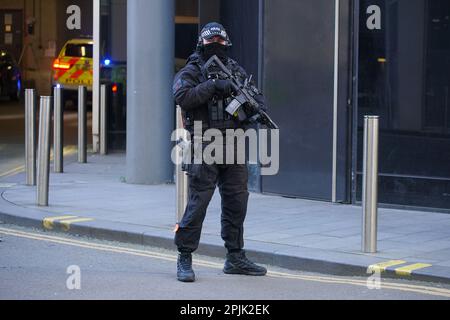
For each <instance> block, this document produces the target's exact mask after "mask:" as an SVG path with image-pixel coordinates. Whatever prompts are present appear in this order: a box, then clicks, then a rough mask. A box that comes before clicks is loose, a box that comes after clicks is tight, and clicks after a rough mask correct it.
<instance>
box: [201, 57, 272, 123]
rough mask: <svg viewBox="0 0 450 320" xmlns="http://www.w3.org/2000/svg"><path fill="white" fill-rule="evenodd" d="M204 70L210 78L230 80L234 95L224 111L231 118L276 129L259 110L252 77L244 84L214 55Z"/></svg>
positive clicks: (256, 91)
mask: <svg viewBox="0 0 450 320" xmlns="http://www.w3.org/2000/svg"><path fill="white" fill-rule="evenodd" d="M204 69H205V70H206V72H208V74H209V75H210V77H217V78H220V79H222V80H231V83H232V85H233V89H234V92H235V94H233V100H232V101H231V102H230V104H228V106H227V107H226V111H227V112H228V113H229V114H231V115H232V116H234V117H236V118H238V119H239V121H241V122H244V121H248V122H258V123H260V124H262V125H264V126H266V127H267V128H269V129H278V126H277V124H276V123H275V122H273V120H272V119H271V118H270V117H269V115H268V114H267V113H266V112H265V111H264V110H263V109H262V108H261V106H260V105H259V103H258V101H256V100H255V98H254V97H255V96H256V95H258V94H260V93H259V90H258V89H257V88H256V87H255V86H254V85H253V84H252V77H251V76H250V78H248V79H246V80H245V82H244V83H242V82H241V80H240V79H239V78H238V77H236V76H234V75H233V73H232V72H231V71H230V70H229V69H228V68H227V67H226V66H225V65H224V64H223V63H222V61H220V59H219V58H218V57H217V56H216V55H214V56H212V57H211V58H210V59H209V60H208V61H207V62H206V64H205V66H204Z"/></svg>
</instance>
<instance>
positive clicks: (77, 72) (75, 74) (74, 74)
mask: <svg viewBox="0 0 450 320" xmlns="http://www.w3.org/2000/svg"><path fill="white" fill-rule="evenodd" d="M83 73H84V70H83V69H81V70H77V71H75V72H74V73H73V74H72V75H71V76H70V78H71V79H78V78H79V77H80V76H81V75H82V74H83Z"/></svg>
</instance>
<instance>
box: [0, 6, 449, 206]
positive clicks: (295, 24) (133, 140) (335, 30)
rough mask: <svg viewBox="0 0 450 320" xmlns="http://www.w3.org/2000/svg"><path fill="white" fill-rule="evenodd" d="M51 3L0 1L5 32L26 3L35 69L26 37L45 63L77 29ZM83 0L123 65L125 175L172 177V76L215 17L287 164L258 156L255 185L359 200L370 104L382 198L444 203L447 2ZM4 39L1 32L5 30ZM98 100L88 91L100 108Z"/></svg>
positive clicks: (268, 190)
mask: <svg viewBox="0 0 450 320" xmlns="http://www.w3.org/2000/svg"><path fill="white" fill-rule="evenodd" d="M44 2H45V1H39V0H35V1H32V0H27V1H24V4H25V7H20V8H19V7H17V6H18V5H17V4H16V2H15V1H6V2H5V3H6V4H7V5H4V6H3V7H2V8H0V9H2V10H3V11H0V16H1V17H0V24H2V30H6V29H4V28H3V25H6V22H5V21H4V20H5V14H10V13H8V12H6V11H8V10H9V11H11V10H23V14H22V16H20V14H19V15H18V17H16V18H14V19H15V20H17V19H18V20H17V21H19V22H15V24H18V25H21V24H22V25H23V30H21V31H23V34H24V37H23V39H22V40H23V41H22V42H21V43H18V44H17V46H19V47H20V49H18V51H21V52H22V51H24V52H25V53H24V55H25V57H24V60H25V61H28V62H27V63H28V64H29V67H28V69H27V71H28V74H29V75H33V72H34V71H33V67H32V64H33V63H34V60H33V55H34V53H33V52H32V50H31V51H29V52H28V51H27V50H24V49H23V48H26V46H27V43H29V42H32V43H34V44H33V45H32V46H29V47H30V48H33V49H34V51H37V52H38V53H39V59H41V61H40V63H41V65H43V66H47V65H48V68H50V64H51V59H52V58H53V57H51V55H52V50H49V49H51V48H53V47H55V46H56V47H59V46H60V44H61V43H63V42H64V41H65V40H66V39H67V38H68V37H71V36H72V35H73V32H68V31H67V30H66V31H64V22H65V19H67V14H66V13H65V10H66V7H67V5H69V4H70V3H71V2H70V1H69V2H70V3H69V2H67V1H57V2H58V3H57V4H56V2H55V1H48V2H46V4H44ZM77 3H79V5H80V7H81V8H82V10H83V12H84V13H83V14H84V15H83V16H84V17H88V19H89V20H91V21H89V23H87V24H86V25H84V24H83V30H81V31H83V32H87V33H89V32H90V31H91V30H92V29H93V30H92V33H93V34H94V38H95V37H96V34H97V37H100V38H99V39H100V40H101V41H97V44H96V45H97V46H99V48H98V52H102V53H103V55H104V54H108V55H109V57H110V58H111V59H112V60H120V61H124V62H126V64H127V82H128V84H127V98H126V116H127V120H126V121H127V130H126V133H127V137H126V140H127V141H126V145H127V146H126V152H127V181H128V182H130V183H147V184H151V183H164V182H168V181H172V180H173V165H172V163H171V161H170V148H171V142H170V133H171V131H172V130H173V129H174V122H175V121H174V106H173V99H172V96H171V79H172V78H173V75H174V70H176V69H177V68H178V67H179V64H180V63H182V62H183V61H184V60H185V59H186V57H187V55H188V54H189V53H190V52H191V51H192V50H194V49H195V44H196V41H197V39H196V34H197V32H198V30H199V29H201V28H202V27H203V25H205V24H206V23H207V22H209V21H212V20H214V21H219V22H221V23H222V24H223V25H224V26H225V27H226V28H227V30H228V32H229V34H230V36H231V38H232V42H233V47H232V49H231V55H232V56H233V57H234V58H236V59H237V60H238V61H239V62H240V63H241V64H242V65H243V66H244V67H245V68H246V69H247V71H248V72H249V73H250V74H253V78H254V79H256V80H257V81H256V82H257V84H258V85H259V87H261V88H262V90H263V92H264V94H265V96H266V99H267V106H268V108H269V112H270V114H271V116H272V117H273V118H274V119H275V120H276V122H277V123H278V124H279V126H280V142H281V144H280V171H279V174H278V175H276V176H261V175H260V174H259V172H260V170H259V168H258V167H255V166H252V167H250V169H251V170H250V172H251V179H250V188H251V189H252V190H253V191H255V192H262V193H265V194H275V195H281V196H287V197H295V198H304V199H314V200H321V201H330V202H336V203H345V204H357V203H359V202H360V201H361V190H362V146H363V124H364V116H365V115H378V116H380V126H381V130H380V152H379V161H380V173H379V202H380V203H381V204H382V205H387V206H398V207H401V208H403V207H413V208H427V209H430V210H440V211H444V212H447V213H448V212H450V102H449V100H450V99H449V87H450V42H449V41H448V39H449V38H450V29H449V24H450V1H448V0H245V1H241V0H179V1H168V0H152V1H148V0H147V1H146V0H133V1H131V0H130V1H126V0H94V1H93V3H94V7H93V8H92V6H90V5H88V6H87V7H86V4H85V3H86V1H84V0H80V1H78V2H77ZM95 8H97V10H96V9H95ZM91 10H92V11H91ZM41 11H42V14H41ZM13 13H17V12H16V11H14V12H13ZM59 13H61V15H59ZM40 14H41V15H40ZM46 15H47V16H49V15H50V16H51V19H47V18H45V16H46ZM14 17H15V16H14ZM39 17H41V20H42V21H38V23H37V24H35V28H37V29H35V30H32V29H30V30H25V29H26V28H28V25H29V24H30V22H31V21H32V20H30V18H38V19H39ZM42 17H44V19H42ZM58 17H61V18H58ZM91 17H93V21H92V18H91ZM7 18H8V19H10V16H8V17H7ZM20 19H21V20H20ZM58 19H60V20H61V21H60V20H58ZM15 20H14V21H15ZM44 20H45V21H44ZM83 21H86V20H83ZM45 23H47V24H49V25H48V26H46V24H45ZM96 26H97V27H96ZM96 28H97V29H96ZM19 29H20V28H19ZM51 30H53V31H51ZM55 30H57V31H55ZM95 30H98V32H97V33H96V32H95ZM81 31H80V32H81ZM99 34H100V35H99ZM25 35H26V36H25ZM7 37H8V36H6V38H5V32H3V31H2V33H0V41H5V39H6V40H8V39H9V38H8V39H7ZM8 41H9V40H8ZM18 42H20V41H18ZM55 43H56V45H55ZM100 44H101V45H100ZM100 47H101V48H100ZM46 49H47V50H46ZM58 49H59V48H58ZM58 49H57V50H58ZM46 55H48V57H46ZM173 56H175V58H177V63H176V65H177V66H178V67H175V68H174V62H173V60H172V57H173ZM39 59H38V60H39ZM98 61H99V60H98ZM97 70H98V69H97ZM41 71H42V70H41ZM44 71H45V70H44ZM94 71H95V70H94ZM94 73H95V72H94ZM41 74H44V75H46V74H47V73H45V72H41ZM41 77H44V76H41ZM44 86H45V85H44ZM94 90H98V87H97V88H94ZM124 101H125V100H124ZM98 104H99V103H98V95H95V94H94V101H93V112H94V113H96V110H97V109H98ZM97 114H98V112H97ZM93 119H94V122H96V121H98V116H97V117H93ZM94 127H97V130H98V126H95V124H94V125H93V128H94ZM93 130H94V129H93ZM94 135H95V134H94ZM94 143H95V139H94ZM94 150H95V148H94Z"/></svg>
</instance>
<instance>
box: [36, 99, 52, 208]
mask: <svg viewBox="0 0 450 320" xmlns="http://www.w3.org/2000/svg"><path fill="white" fill-rule="evenodd" d="M51 120H52V97H41V101H40V115H39V138H38V139H39V140H38V141H39V143H38V162H37V204H38V205H39V206H48V187H49V178H50V141H51V139H50V133H51V132H50V131H51Z"/></svg>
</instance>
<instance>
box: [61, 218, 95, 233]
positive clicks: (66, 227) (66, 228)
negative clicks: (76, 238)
mask: <svg viewBox="0 0 450 320" xmlns="http://www.w3.org/2000/svg"><path fill="white" fill-rule="evenodd" d="M88 221H94V219H91V218H77V219H70V220H63V221H61V225H62V226H63V230H64V231H69V229H70V224H72V223H77V222H88Z"/></svg>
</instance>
